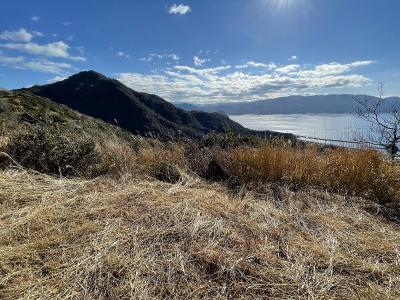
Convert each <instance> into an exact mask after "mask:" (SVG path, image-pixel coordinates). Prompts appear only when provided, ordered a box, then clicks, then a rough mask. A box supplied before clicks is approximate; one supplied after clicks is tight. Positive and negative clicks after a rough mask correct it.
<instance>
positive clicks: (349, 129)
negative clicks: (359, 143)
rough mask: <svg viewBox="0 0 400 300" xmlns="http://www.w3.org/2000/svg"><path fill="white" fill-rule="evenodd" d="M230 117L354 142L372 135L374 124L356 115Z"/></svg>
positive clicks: (263, 126) (258, 127)
mask: <svg viewBox="0 0 400 300" xmlns="http://www.w3.org/2000/svg"><path fill="white" fill-rule="evenodd" d="M229 117H230V118H231V119H232V120H234V121H236V122H238V123H240V124H242V125H243V126H245V127H247V128H250V129H255V130H273V131H279V132H287V133H292V134H295V135H298V136H306V137H313V138H320V139H330V140H345V141H354V140H359V139H360V138H362V137H366V136H367V135H368V134H370V130H369V129H370V124H369V123H368V122H366V121H365V120H363V119H360V118H359V117H357V116H355V115H353V114H285V115H283V114H276V115H230V116H229ZM334 144H336V143H334Z"/></svg>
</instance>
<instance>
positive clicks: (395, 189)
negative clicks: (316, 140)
mask: <svg viewBox="0 0 400 300" xmlns="http://www.w3.org/2000/svg"><path fill="white" fill-rule="evenodd" d="M217 159H218V160H219V162H220V164H221V165H223V166H224V168H225V170H226V172H227V173H228V174H229V175H231V176H234V177H235V178H238V179H239V180H240V181H241V182H242V183H244V182H254V181H270V182H276V181H279V182H285V183H289V184H295V185H302V186H304V185H308V186H310V185H311V186H319V187H322V188H325V189H328V190H330V191H333V192H341V193H346V194H350V195H357V196H362V197H365V198H368V199H370V200H373V201H377V202H380V203H391V202H400V168H399V166H398V165H395V164H394V163H393V162H392V161H390V160H388V158H386V157H385V156H384V155H383V154H381V153H378V152H376V151H372V150H353V149H344V148H339V149H326V150H324V151H321V149H319V148H317V147H315V146H308V147H306V148H305V149H297V148H293V147H283V146H278V147H276V146H268V145H267V146H263V147H260V148H239V149H233V150H231V151H228V152H227V151H222V152H220V153H219V154H218V155H217Z"/></svg>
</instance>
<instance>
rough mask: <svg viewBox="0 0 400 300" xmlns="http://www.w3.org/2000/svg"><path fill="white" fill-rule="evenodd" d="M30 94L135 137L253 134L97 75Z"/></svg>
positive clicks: (217, 117) (89, 74) (221, 117)
mask: <svg viewBox="0 0 400 300" xmlns="http://www.w3.org/2000/svg"><path fill="white" fill-rule="evenodd" d="M27 90H28V91H29V92H31V93H34V94H36V95H39V96H42V97H47V98H50V99H51V100H53V101H55V102H58V103H61V104H64V105H67V106H68V107H70V108H72V109H75V110H77V111H79V112H81V113H84V114H86V115H89V116H92V117H95V118H99V119H101V120H103V121H105V122H107V123H110V124H114V125H118V126H120V127H122V128H124V129H126V130H128V131H130V132H133V133H139V134H148V133H154V134H158V135H160V136H164V137H166V136H177V135H182V136H187V137H200V136H202V135H203V134H206V133H209V132H223V131H224V130H225V129H226V128H230V129H231V130H232V131H235V132H237V133H246V134H250V133H254V132H253V131H251V130H249V129H246V128H244V127H243V126H241V125H240V124H238V123H236V122H234V121H232V120H230V119H229V118H228V117H227V116H224V115H223V114H219V113H205V112H187V111H185V110H183V109H180V108H176V107H175V106H174V105H173V104H171V103H169V102H167V101H165V100H164V99H162V98H160V97H158V96H156V95H151V94H146V93H139V92H136V91H134V90H132V89H130V88H128V87H127V86H125V85H123V84H122V83H121V82H119V81H117V80H114V79H110V78H107V77H106V76H104V75H102V74H99V73H97V72H94V71H86V72H81V73H78V74H75V75H73V76H71V77H69V78H68V79H65V80H63V81H60V82H56V83H53V84H49V85H43V86H34V87H32V88H29V89H27ZM271 134H274V133H271Z"/></svg>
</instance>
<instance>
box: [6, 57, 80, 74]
mask: <svg viewBox="0 0 400 300" xmlns="http://www.w3.org/2000/svg"><path fill="white" fill-rule="evenodd" d="M0 64H3V65H5V66H9V67H11V68H14V69H25V70H32V71H38V72H44V73H53V74H62V73H64V72H65V71H66V70H70V69H72V65H71V64H67V63H58V62H53V61H50V60H47V59H27V58H25V57H22V56H0Z"/></svg>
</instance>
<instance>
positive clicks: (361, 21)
mask: <svg viewBox="0 0 400 300" xmlns="http://www.w3.org/2000/svg"><path fill="white" fill-rule="evenodd" d="M1 8H2V10H1V11H2V14H1V18H0V88H6V89H14V88H20V87H28V86H32V85H35V84H47V83H51V82H55V81H58V80H62V79H64V78H66V77H68V76H70V75H72V74H75V73H77V72H80V71H83V70H95V71H97V72H100V73H103V74H105V75H107V76H109V77H112V78H115V79H118V80H120V81H121V82H122V83H124V84H126V85H128V86H129V87H131V88H133V89H134V90H137V91H141V92H147V93H152V94H157V95H160V96H161V97H163V98H165V99H166V100H168V101H171V102H188V103H216V102H232V101H254V100H261V99H269V98H274V97H279V96H287V95H295V94H296V95H312V94H331V93H335V94H337V93H351V94H370V95H377V94H378V91H377V88H378V85H379V83H380V82H382V83H383V86H384V95H385V96H395V95H397V96H400V38H399V37H400V23H399V13H400V1H398V0H380V1H377V0H186V1H183V0H182V1H161V0H146V1H144V0H118V1H115V0H85V1H83V0H80V1H77V0H69V1H54V0H35V1H30V0H25V1H22V0H13V1H3V3H2V4H1Z"/></svg>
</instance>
